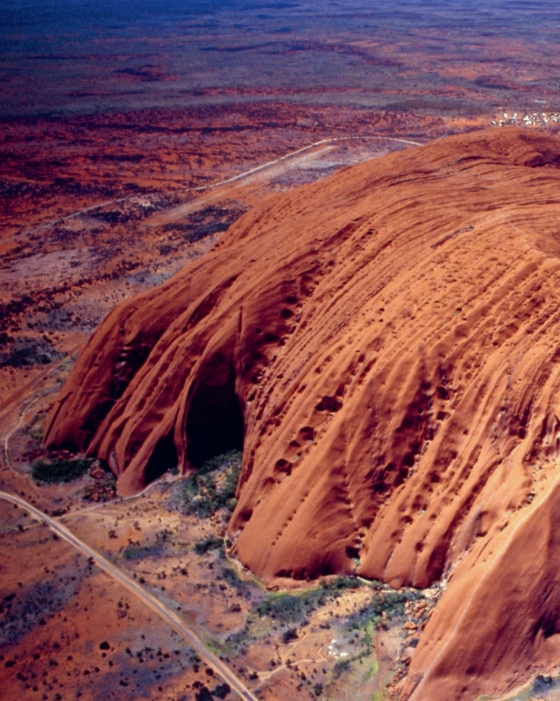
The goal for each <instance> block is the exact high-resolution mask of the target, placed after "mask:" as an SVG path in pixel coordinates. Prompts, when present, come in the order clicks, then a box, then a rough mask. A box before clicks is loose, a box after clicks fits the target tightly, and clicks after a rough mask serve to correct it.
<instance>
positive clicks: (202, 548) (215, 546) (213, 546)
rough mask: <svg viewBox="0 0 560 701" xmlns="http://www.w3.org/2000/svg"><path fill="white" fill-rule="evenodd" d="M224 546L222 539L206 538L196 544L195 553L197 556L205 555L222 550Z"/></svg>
mask: <svg viewBox="0 0 560 701" xmlns="http://www.w3.org/2000/svg"><path fill="white" fill-rule="evenodd" d="M223 544H224V541H223V539H222V538H206V540H199V541H198V543H195V544H194V551H195V553H196V554H197V555H204V553H207V552H208V551H209V550H220V549H221V548H222V546H223Z"/></svg>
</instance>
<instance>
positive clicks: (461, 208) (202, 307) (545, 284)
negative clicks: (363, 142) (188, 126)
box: [46, 129, 560, 701]
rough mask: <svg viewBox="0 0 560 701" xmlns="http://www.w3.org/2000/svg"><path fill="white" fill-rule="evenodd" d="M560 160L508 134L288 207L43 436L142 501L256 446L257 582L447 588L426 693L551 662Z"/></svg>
mask: <svg viewBox="0 0 560 701" xmlns="http://www.w3.org/2000/svg"><path fill="white" fill-rule="evenodd" d="M559 163H560V143H559V142H558V141H557V140H553V139H550V138H548V137H546V136H544V135H539V134H537V133H530V132H528V131H521V130H514V129H509V130H494V131H488V132H479V133H475V134H471V135H461V136H455V137H450V138H447V139H443V140H441V141H436V142H433V143H431V144H429V145H427V146H423V147H419V148H414V149H411V150H408V151H406V152H401V153H396V154H392V155H390V156H386V157H384V158H382V159H379V160H376V161H372V162H368V163H365V164H363V165H359V166H356V167H354V168H351V169H345V170H343V171H340V172H339V173H338V174H336V175H335V176H333V177H331V178H329V179H328V180H326V181H322V182H320V183H318V184H315V185H311V186H306V187H304V188H300V189H298V190H294V191H291V192H289V193H287V194H284V195H281V196H275V197H271V198H270V199H268V200H267V201H266V202H264V203H263V204H262V206H261V207H260V208H258V209H256V210H253V211H251V212H250V213H248V214H246V215H245V216H243V217H242V218H241V219H239V220H238V221H237V222H236V223H235V224H234V225H233V226H232V227H231V228H230V230H229V231H228V233H227V234H226V235H225V236H224V238H223V239H222V240H221V242H220V243H219V244H218V245H217V246H216V247H215V248H214V249H213V250H212V251H211V252H210V253H209V254H208V255H207V256H206V257H204V258H203V259H202V260H199V261H197V262H195V263H193V264H192V265H191V266H189V267H187V268H185V269H184V270H183V271H182V272H181V273H180V274H178V275H176V276H175V277H174V278H172V279H170V280H169V281H168V282H167V283H165V284H164V285H162V286H161V287H159V288H157V289H156V290H154V291H153V292H150V293H149V294H146V295H144V296H142V297H139V298H136V299H133V300H131V301H129V302H126V303H124V304H122V305H120V306H119V307H117V308H116V309H115V310H114V311H113V312H112V313H111V314H110V315H109V316H108V317H107V319H106V320H105V321H104V322H103V324H102V325H101V327H100V328H99V329H98V331H97V332H96V334H95V335H94V336H93V338H92V339H91V341H90V343H89V345H88V346H87V348H86V349H85V351H84V352H83V353H82V355H81V356H80V358H79V359H78V361H77V363H76V365H75V368H74V370H73V372H72V375H71V377H70V379H69V380H68V382H67V384H66V386H65V388H64V389H63V391H62V393H61V395H60V397H59V399H58V400H57V402H56V404H55V406H54V407H53V410H52V412H51V415H50V418H49V421H48V427H47V433H46V442H47V443H48V444H49V445H50V446H53V447H54V446H56V447H72V448H75V449H79V450H87V451H88V452H89V453H91V454H95V455H98V456H99V457H100V458H102V459H104V460H106V461H107V462H108V463H109V465H110V466H111V468H112V469H113V470H114V472H115V473H116V474H117V475H118V484H119V491H120V492H121V494H132V493H135V492H137V491H138V490H140V489H141V488H142V487H143V486H144V485H146V484H147V483H148V482H149V481H151V480H152V479H154V478H155V477H157V476H158V475H159V474H161V473H162V472H163V471H164V470H166V469H167V468H168V467H170V466H173V465H178V466H179V468H180V469H182V470H183V471H188V470H191V469H193V468H195V469H196V467H197V466H199V465H200V464H201V463H202V462H203V461H204V460H205V459H206V458H207V457H209V456H210V455H213V454H216V453H219V452H222V451H223V450H225V449H228V448H231V447H241V446H243V469H242V474H241V479H240V484H239V487H238V492H239V494H238V497H239V499H238V505H237V507H236V510H235V512H234V514H233V517H232V520H231V523H230V532H231V535H232V538H234V540H235V547H236V549H237V553H238V555H239V557H240V559H241V560H242V561H243V562H244V563H245V564H246V565H247V566H249V567H250V568H251V569H253V570H254V571H255V572H258V573H259V574H260V575H262V576H263V577H265V578H269V579H271V578H274V577H282V576H290V577H295V578H310V577H315V576H317V575H320V574H326V573H330V572H352V571H356V572H358V573H359V574H361V575H363V576H365V577H375V578H379V579H383V580H384V581H386V582H388V583H390V584H392V585H393V586H399V585H402V584H406V585H412V586H416V587H425V586H427V585H429V584H431V583H433V582H436V581H440V580H444V581H447V582H448V585H447V591H446V592H445V594H444V596H443V598H442V600H441V602H440V604H439V605H438V608H437V610H436V613H435V614H434V616H433V617H432V619H431V621H430V623H429V624H428V627H427V628H426V630H425V632H424V634H423V636H422V639H421V642H420V645H419V646H418V648H417V649H416V650H415V654H414V656H413V659H412V662H411V668H410V674H409V677H408V681H407V686H406V687H405V688H404V690H403V694H404V696H405V697H408V696H411V698H413V699H415V700H416V701H418V700H420V699H426V700H427V699H435V698H446V699H454V698H456V699H460V698H465V699H467V698H473V697H474V696H476V695H477V694H479V693H482V692H483V691H488V690H489V689H490V690H493V689H502V688H506V687H507V686H508V685H512V684H514V683H515V682H516V681H517V680H518V679H521V678H523V675H526V674H528V671H527V670H528V667H530V668H531V669H535V668H541V667H542V668H543V669H544V668H546V667H547V664H549V663H550V661H551V660H552V659H553V658H554V656H555V655H557V650H556V648H557V647H558V645H559V642H557V638H559V636H558V635H557V631H560V594H559V593H558V587H557V586H556V579H557V578H558V575H557V572H558V567H556V566H555V563H556V560H557V559H558V558H559V557H560V555H559V552H558V547H557V536H556V535H555V533H557V531H558V527H557V524H556V520H557V518H558V516H557V514H558V512H559V509H560V503H559V500H560V495H559V494H560V493H559V492H558V489H557V488H556V487H555V478H556V469H557V458H558V455H559V453H560V418H559V417H560V410H559V409H558V399H557V398H558V396H560V395H559V390H560V363H559V361H560V331H559V329H560V326H559V324H558V322H559V321H560V291H559V290H560V225H559V221H560V219H559V215H560V195H559V194H558V193H559V192H560V188H559V186H560V171H559V170H558V164H559ZM539 665H540V667H539ZM516 669H517V676H515V670H516ZM443 689H445V693H443V691H442V690H443Z"/></svg>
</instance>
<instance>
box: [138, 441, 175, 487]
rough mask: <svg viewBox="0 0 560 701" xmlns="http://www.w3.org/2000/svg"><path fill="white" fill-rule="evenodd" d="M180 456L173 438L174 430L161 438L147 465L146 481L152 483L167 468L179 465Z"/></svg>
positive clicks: (170, 468)
mask: <svg viewBox="0 0 560 701" xmlns="http://www.w3.org/2000/svg"><path fill="white" fill-rule="evenodd" d="M177 462H178V456H177V449H176V448H175V441H174V440H173V431H171V432H170V433H168V434H167V435H166V436H163V438H160V439H159V441H158V442H157V444H156V447H155V448H154V452H153V453H152V455H151V457H150V459H149V460H148V464H147V465H146V472H145V477H146V483H147V484H150V483H151V482H153V481H154V480H156V479H157V478H158V477H161V476H162V475H163V474H164V472H167V470H172V469H173V468H174V467H177Z"/></svg>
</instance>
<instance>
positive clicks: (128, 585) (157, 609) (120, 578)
mask: <svg viewBox="0 0 560 701" xmlns="http://www.w3.org/2000/svg"><path fill="white" fill-rule="evenodd" d="M0 499H4V500H5V501H9V502H11V503H12V504H17V506H20V507H21V508H22V509H25V510H26V511H28V512H29V513H30V514H32V515H33V516H35V518H38V519H39V520H40V521H43V523H46V524H47V525H48V526H49V527H50V528H51V529H52V530H53V531H55V533H57V534H58V535H59V536H60V537H61V538H63V539H64V540H65V541H66V542H68V543H70V545H73V546H74V547H75V548H76V549H77V550H79V551H80V552H81V553H82V554H83V555H85V556H86V557H89V558H92V559H93V560H94V561H95V563H96V564H97V565H98V567H100V568H101V569H102V570H103V571H104V572H106V574H108V575H109V576H110V577H112V578H113V579H114V580H116V581H117V582H119V583H120V584H122V585H123V587H125V589H127V590H128V591H129V592H130V593H131V594H134V595H135V596H136V597H137V598H138V599H139V600H140V601H141V602H142V603H143V604H145V605H146V606H148V607H149V608H151V609H152V611H154V613H156V614H157V615H158V616H159V617H160V618H161V619H162V620H163V621H165V622H166V623H167V624H168V625H169V626H170V627H171V628H173V630H174V631H175V632H177V633H179V635H181V636H182V637H183V638H184V639H185V640H186V641H187V643H188V644H189V645H190V646H191V647H192V648H193V650H195V652H196V653H197V654H198V655H199V656H200V658H201V659H202V660H204V662H205V663H207V664H208V665H209V666H211V667H213V668H214V670H215V671H216V672H217V673H218V674H219V675H220V676H221V677H222V679H223V680H224V681H226V682H227V683H228V684H229V685H230V687H231V688H232V689H233V690H235V691H236V692H237V693H238V694H239V696H240V697H241V698H242V699H244V701H259V699H258V698H257V697H256V696H255V695H254V694H253V693H252V692H251V691H250V690H249V689H248V688H247V687H246V686H245V685H244V684H243V682H242V681H241V680H240V679H239V678H238V677H236V676H235V674H234V673H233V672H232V671H231V669H230V668H229V667H228V666H227V665H225V664H224V663H223V662H222V661H221V660H220V659H219V657H217V656H216V655H214V654H213V653H212V652H210V650H208V649H207V648H206V646H205V645H204V643H203V642H202V641H201V640H199V639H198V637H197V636H196V635H195V634H194V633H193V631H192V630H191V629H190V628H189V627H188V626H187V625H186V624H185V623H184V622H183V621H182V620H181V619H180V618H179V616H177V614H176V613H175V612H174V611H172V610H171V609H169V608H167V606H165V604H163V603H162V602H161V601H160V600H159V599H157V598H156V597H155V596H153V595H152V594H150V593H149V592H148V591H147V590H146V589H144V587H142V586H140V585H139V584H138V582H136V581H135V580H134V579H132V577H129V576H128V575H127V574H125V573H124V572H122V571H121V570H120V569H119V568H118V567H115V565H113V563H112V562H110V561H109V560H107V559H106V558H104V557H103V555H100V554H99V553H98V552H97V551H96V550H94V549H93V548H91V547H90V546H89V545H87V544H86V543H84V542H83V541H81V540H80V539H79V538H78V537H77V536H75V535H74V534H73V533H72V532H71V531H69V530H68V528H66V526H63V525H62V524H61V523H59V522H58V521H56V520H55V519H53V518H51V517H50V516H47V514H45V513H43V512H42V511H40V510H39V509H37V508H36V507H35V506H32V505H31V504H30V503H29V502H27V501H25V499H22V498H21V497H17V496H15V495H14V494H9V493H8V492H2V491H0Z"/></svg>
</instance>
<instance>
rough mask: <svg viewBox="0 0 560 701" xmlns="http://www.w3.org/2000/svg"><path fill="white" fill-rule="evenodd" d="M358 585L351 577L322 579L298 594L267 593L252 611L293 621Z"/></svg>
mask: <svg viewBox="0 0 560 701" xmlns="http://www.w3.org/2000/svg"><path fill="white" fill-rule="evenodd" d="M359 586H360V583H359V581H358V580H356V579H355V578H353V577H336V578H334V579H331V580H322V581H321V584H320V586H319V587H317V588H314V589H307V590H305V591H303V592H301V593H298V594H293V593H292V594H286V593H274V594H269V595H268V596H267V597H266V598H265V599H263V600H262V601H259V603H258V604H256V605H255V607H254V608H253V611H254V613H255V614H257V615H258V616H269V617H270V618H273V619H276V620H277V621H279V622H280V623H295V622H297V621H301V620H302V619H303V618H305V617H306V616H307V615H309V614H310V613H311V612H312V611H314V610H315V609H316V608H318V607H319V606H323V605H324V604H326V603H327V602H328V601H331V600H333V599H336V598H338V597H339V596H341V594H342V593H343V592H345V591H346V590H348V589H357V588H359Z"/></svg>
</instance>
